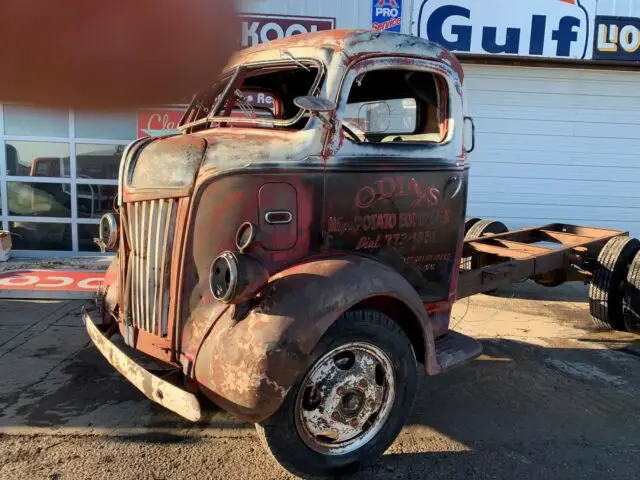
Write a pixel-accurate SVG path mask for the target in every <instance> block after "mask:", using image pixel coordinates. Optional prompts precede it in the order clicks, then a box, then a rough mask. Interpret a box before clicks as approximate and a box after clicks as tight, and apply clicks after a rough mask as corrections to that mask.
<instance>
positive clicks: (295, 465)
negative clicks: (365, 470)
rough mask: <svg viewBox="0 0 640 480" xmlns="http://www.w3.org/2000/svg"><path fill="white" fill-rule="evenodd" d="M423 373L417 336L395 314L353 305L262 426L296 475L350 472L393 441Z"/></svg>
mask: <svg viewBox="0 0 640 480" xmlns="http://www.w3.org/2000/svg"><path fill="white" fill-rule="evenodd" d="M416 376H417V367H416V359H415V354H414V351H413V348H412V346H411V342H410V341H409V339H408V338H407V336H406V335H405V333H404V332H403V331H402V329H401V328H400V327H399V326H398V325H397V324H396V323H395V322H393V320H391V319H390V318H389V317H387V316H386V315H383V314H382V313H380V312H377V311H369V310H356V311H350V312H347V313H345V314H344V315H343V316H342V317H341V318H340V319H339V320H338V321H337V322H336V323H335V324H334V325H333V326H332V327H331V328H330V329H329V330H328V331H327V333H326V334H325V335H324V336H323V338H322V340H321V341H320V342H319V343H318V345H317V346H316V348H315V350H314V353H313V355H312V358H311V359H310V363H309V368H308V369H307V371H306V372H305V373H303V374H302V375H301V376H300V378H299V379H298V381H297V382H296V383H295V384H294V386H293V387H292V389H291V391H290V392H289V394H288V395H287V398H286V400H285V402H284V403H283V405H282V406H281V407H280V409H279V410H278V412H276V413H275V414H274V415H273V416H272V417H270V418H269V419H268V420H266V421H265V422H263V423H262V424H260V425H257V426H256V428H257V431H258V434H259V436H260V439H261V440H262V442H263V444H264V445H265V446H266V448H267V449H268V450H269V451H270V452H271V454H272V455H273V457H274V458H275V459H276V461H277V462H278V463H280V465H282V466H283V467H284V468H285V469H286V470H288V471H289V472H291V473H293V474H295V475H298V476H301V477H308V476H335V475H343V474H347V473H349V472H351V471H354V470H356V469H358V468H361V467H362V466H364V465H365V464H367V463H369V462H372V461H375V460H376V459H377V458H378V457H379V456H380V455H382V454H383V453H384V451H385V450H386V449H387V448H388V447H389V446H390V445H391V443H393V441H394V440H395V438H396V437H397V435H398V434H399V433H400V430H401V429H402V426H403V425H404V421H405V418H406V417H407V415H408V414H409V411H410V409H411V406H412V404H413V397H414V394H415V389H416Z"/></svg>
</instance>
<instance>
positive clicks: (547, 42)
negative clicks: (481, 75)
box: [413, 0, 596, 59]
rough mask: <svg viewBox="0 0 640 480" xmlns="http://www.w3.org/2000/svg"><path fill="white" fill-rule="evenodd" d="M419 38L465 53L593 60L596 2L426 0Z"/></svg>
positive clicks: (419, 8) (420, 10)
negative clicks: (592, 46) (592, 48)
mask: <svg viewBox="0 0 640 480" xmlns="http://www.w3.org/2000/svg"><path fill="white" fill-rule="evenodd" d="M414 8H415V9H416V11H415V12H414V18H415V19H416V22H415V23H414V25H413V33H414V34H415V35H417V36H419V37H422V38H427V39H429V40H432V41H434V42H436V43H439V44H441V45H442V46H444V47H445V48H448V49H449V50H452V51H455V52H459V53H469V54H483V55H516V56H531V57H547V58H573V59H590V58H591V53H592V50H591V39H592V38H593V18H594V12H595V8H596V4H595V0H521V1H519V2H513V1H512V0H423V1H422V2H416V4H415V7H414Z"/></svg>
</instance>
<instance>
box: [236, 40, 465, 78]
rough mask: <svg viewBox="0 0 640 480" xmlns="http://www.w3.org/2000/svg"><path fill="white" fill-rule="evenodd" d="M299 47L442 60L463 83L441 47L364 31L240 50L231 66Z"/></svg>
mask: <svg viewBox="0 0 640 480" xmlns="http://www.w3.org/2000/svg"><path fill="white" fill-rule="evenodd" d="M298 48H307V49H321V50H333V51H335V52H341V53H343V54H344V55H345V56H347V57H348V58H350V59H352V58H357V57H360V56H364V55H375V54H391V55H400V56H413V57H420V58H426V59H433V60H441V61H444V62H445V63H447V64H448V65H449V66H450V67H451V68H452V69H453V70H454V71H455V72H456V73H457V74H458V76H459V77H460V80H462V68H461V66H460V63H459V61H458V59H457V58H456V57H455V56H454V55H453V54H452V53H451V52H450V51H448V50H447V49H445V48H444V47H442V46H441V45H439V44H437V43H435V42H432V41H430V40H426V39H424V38H419V37H415V36H412V35H406V34H402V33H395V32H388V31H381V32H378V31H375V30H365V29H338V30H325V31H320V32H314V33H304V34H299V35H293V36H291V37H287V38H282V39H279V40H273V41H270V42H267V43H263V44H260V45H256V46H253V47H249V48H245V49H244V50H241V51H240V52H238V53H237V54H236V55H235V56H234V57H233V59H232V62H231V63H232V64H235V63H241V62H246V61H248V60H249V58H250V57H252V56H254V55H257V54H260V53H265V52H269V51H274V53H276V52H277V51H278V50H280V49H282V50H291V49H298ZM278 56H279V55H278Z"/></svg>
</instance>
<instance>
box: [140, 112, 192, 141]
mask: <svg viewBox="0 0 640 480" xmlns="http://www.w3.org/2000/svg"><path fill="white" fill-rule="evenodd" d="M183 113H184V110H177V109H168V110H140V111H139V112H138V137H139V138H140V137H159V136H162V135H171V134H174V133H178V124H179V123H180V119H181V118H182V114H183Z"/></svg>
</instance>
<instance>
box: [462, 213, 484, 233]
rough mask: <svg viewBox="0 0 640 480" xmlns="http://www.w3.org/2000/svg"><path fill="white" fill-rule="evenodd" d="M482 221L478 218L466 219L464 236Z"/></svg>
mask: <svg viewBox="0 0 640 480" xmlns="http://www.w3.org/2000/svg"><path fill="white" fill-rule="evenodd" d="M481 220H482V219H481V218H477V217H466V218H465V219H464V234H465V235H466V234H467V232H468V231H469V229H470V228H471V227H473V226H474V225H475V224H476V223H478V222H479V221H481Z"/></svg>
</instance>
